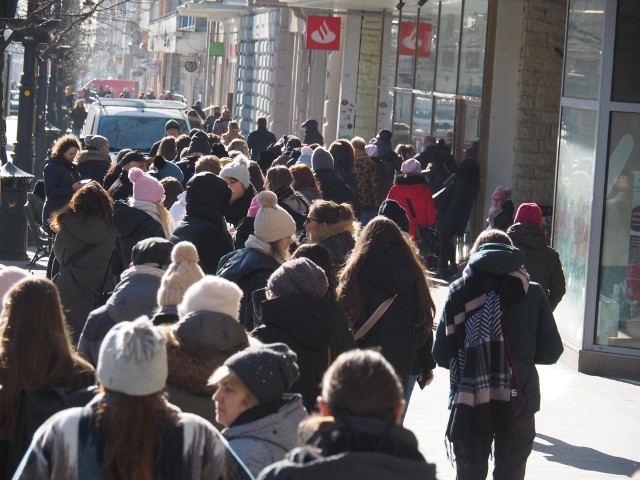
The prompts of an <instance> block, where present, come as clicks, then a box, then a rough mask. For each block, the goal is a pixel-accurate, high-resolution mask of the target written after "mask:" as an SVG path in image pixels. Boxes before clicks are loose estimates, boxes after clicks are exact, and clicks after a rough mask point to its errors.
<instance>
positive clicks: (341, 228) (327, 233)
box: [309, 220, 360, 243]
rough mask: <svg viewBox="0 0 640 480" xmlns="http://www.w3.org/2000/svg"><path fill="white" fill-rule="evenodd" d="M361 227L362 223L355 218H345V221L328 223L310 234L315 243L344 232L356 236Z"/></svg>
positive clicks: (310, 238)
mask: <svg viewBox="0 0 640 480" xmlns="http://www.w3.org/2000/svg"><path fill="white" fill-rule="evenodd" d="M359 229H360V225H359V224H358V222H356V221H355V220H354V221H351V220H345V221H344V222H338V223H333V224H327V226H326V227H325V228H322V229H320V230H319V231H317V232H315V233H314V234H310V235H309V240H310V241H311V242H314V243H317V242H322V241H324V240H326V239H327V238H330V237H333V236H334V235H338V234H340V233H344V232H348V233H350V234H351V236H352V237H355V236H356V235H357V234H358V230H359Z"/></svg>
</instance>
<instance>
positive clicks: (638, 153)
mask: <svg viewBox="0 0 640 480" xmlns="http://www.w3.org/2000/svg"><path fill="white" fill-rule="evenodd" d="M607 157H608V160H607V183H606V187H605V188H606V190H605V204H604V227H603V237H602V252H601V257H600V296H599V302H598V317H597V323H596V339H595V343H597V344H599V345H612V346H619V347H628V348H640V114H638V113H621V112H613V113H612V114H611V128H610V133H609V148H608V155H607Z"/></svg>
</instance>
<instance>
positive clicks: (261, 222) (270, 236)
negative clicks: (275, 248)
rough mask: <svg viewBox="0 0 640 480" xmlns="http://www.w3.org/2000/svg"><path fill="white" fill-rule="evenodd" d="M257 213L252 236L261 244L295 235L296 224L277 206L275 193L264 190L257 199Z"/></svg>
mask: <svg viewBox="0 0 640 480" xmlns="http://www.w3.org/2000/svg"><path fill="white" fill-rule="evenodd" d="M256 198H257V199H258V205H260V208H259V209H258V213H257V214H256V219H255V222H254V229H255V230H254V231H255V233H254V235H255V236H256V237H258V238H259V239H260V240H262V241H263V242H267V243H269V242H275V241H277V240H280V239H281V238H286V237H290V236H292V235H294V234H295V233H296V222H295V221H294V220H293V218H292V217H291V215H289V214H288V213H287V211H286V210H285V209H284V208H282V207H281V206H279V205H278V197H277V196H276V194H275V193H273V192H270V191H268V190H265V191H263V192H260V193H259V194H258V195H257V197H256Z"/></svg>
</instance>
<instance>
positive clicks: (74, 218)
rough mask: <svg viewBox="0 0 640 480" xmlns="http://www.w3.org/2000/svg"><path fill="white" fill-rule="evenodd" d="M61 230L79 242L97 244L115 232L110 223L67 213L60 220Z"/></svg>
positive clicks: (79, 214) (83, 215) (81, 214)
mask: <svg viewBox="0 0 640 480" xmlns="http://www.w3.org/2000/svg"><path fill="white" fill-rule="evenodd" d="M62 225H63V228H64V229H66V230H67V231H68V232H69V233H70V234H71V235H73V236H74V237H76V238H77V239H78V240H79V241H80V242H82V243H85V244H92V243H94V244H99V243H102V242H103V241H104V240H105V238H109V237H111V236H112V235H113V234H114V233H115V232H114V230H113V226H112V225H111V223H110V222H107V221H105V220H103V219H101V218H96V217H88V216H86V215H85V214H84V213H69V214H67V215H65V216H64V217H63V219H62Z"/></svg>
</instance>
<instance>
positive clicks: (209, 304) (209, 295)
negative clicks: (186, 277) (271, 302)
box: [178, 275, 242, 320]
mask: <svg viewBox="0 0 640 480" xmlns="http://www.w3.org/2000/svg"><path fill="white" fill-rule="evenodd" d="M241 299H242V290H241V289H240V287H238V286H237V285H236V284H235V283H233V282H230V281H229V280H226V279H224V278H220V277H216V276H214V275H206V276H205V277H204V278H202V279H201V280H198V281H197V282H196V283H194V284H193V285H191V286H190V287H189V288H188V289H187V291H186V292H185V294H184V298H183V299H182V303H180V305H178V316H179V317H180V318H181V319H182V318H184V317H186V316H187V315H189V314H190V313H193V312H197V311H198V310H206V311H208V312H219V313H224V314H226V315H229V316H230V317H232V318H233V319H235V320H238V316H239V313H240V300H241Z"/></svg>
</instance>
